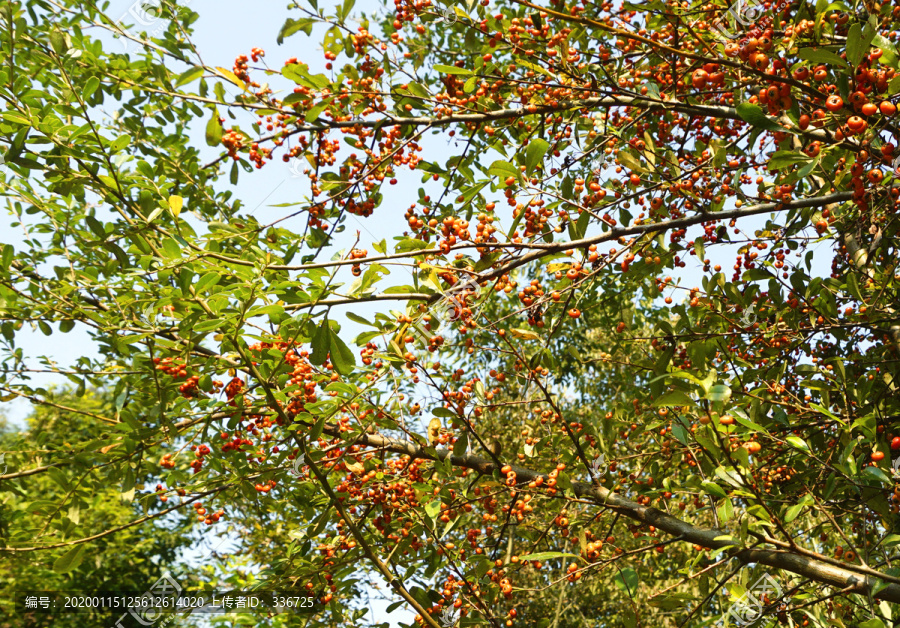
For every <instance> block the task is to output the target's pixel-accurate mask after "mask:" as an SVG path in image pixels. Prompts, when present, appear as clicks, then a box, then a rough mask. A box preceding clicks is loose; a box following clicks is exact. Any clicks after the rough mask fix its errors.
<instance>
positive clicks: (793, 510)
mask: <svg viewBox="0 0 900 628" xmlns="http://www.w3.org/2000/svg"><path fill="white" fill-rule="evenodd" d="M805 507H806V504H804V503H801V504H795V505H793V506H791V507H790V508H788V509H787V512H786V513H785V514H784V522H785V523H790V522H791V521H793V520H794V519H796V518H797V516H798V515H799V514H800V511H801V510H803V509H804V508H805Z"/></svg>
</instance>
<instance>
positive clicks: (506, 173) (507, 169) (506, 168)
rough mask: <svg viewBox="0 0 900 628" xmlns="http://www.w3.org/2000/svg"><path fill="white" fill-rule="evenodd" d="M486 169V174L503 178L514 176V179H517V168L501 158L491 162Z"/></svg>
mask: <svg viewBox="0 0 900 628" xmlns="http://www.w3.org/2000/svg"><path fill="white" fill-rule="evenodd" d="M487 171H488V174H492V175H494V176H495V177H501V178H504V179H505V178H506V177H515V178H516V179H518V178H519V174H520V172H519V169H518V168H516V167H515V166H514V165H512V164H511V163H509V162H508V161H503V160H502V159H498V160H497V161H495V162H494V163H492V164H491V166H490V167H489V168H488V170H487Z"/></svg>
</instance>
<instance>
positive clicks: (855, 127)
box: [847, 116, 866, 133]
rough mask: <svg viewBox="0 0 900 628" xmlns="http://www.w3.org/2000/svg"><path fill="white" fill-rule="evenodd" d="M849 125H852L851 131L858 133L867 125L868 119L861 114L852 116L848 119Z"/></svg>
mask: <svg viewBox="0 0 900 628" xmlns="http://www.w3.org/2000/svg"><path fill="white" fill-rule="evenodd" d="M847 126H848V127H850V130H851V131H854V132H857V133H858V132H860V131H862V130H863V129H864V128H865V127H866V121H865V120H863V119H862V118H860V117H859V116H850V117H849V118H848V119H847Z"/></svg>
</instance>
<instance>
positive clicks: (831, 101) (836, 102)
mask: <svg viewBox="0 0 900 628" xmlns="http://www.w3.org/2000/svg"><path fill="white" fill-rule="evenodd" d="M843 106H844V100H843V99H842V98H841V97H840V96H838V95H837V94H832V95H831V96H829V97H828V99H827V100H826V101H825V108H826V109H828V111H838V110H839V109H840V108H841V107H843Z"/></svg>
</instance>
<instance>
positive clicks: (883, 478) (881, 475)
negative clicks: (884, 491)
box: [863, 467, 894, 486]
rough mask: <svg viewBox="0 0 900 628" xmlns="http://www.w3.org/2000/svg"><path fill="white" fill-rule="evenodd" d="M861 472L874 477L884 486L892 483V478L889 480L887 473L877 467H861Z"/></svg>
mask: <svg viewBox="0 0 900 628" xmlns="http://www.w3.org/2000/svg"><path fill="white" fill-rule="evenodd" d="M863 473H865V474H866V475H869V476H871V477H873V478H875V479H876V480H878V481H879V482H881V483H882V484H885V485H886V486H892V485H893V484H894V482H893V480H891V478H890V477H889V476H888V474H887V473H885V472H884V471H883V470H882V469H879V468H878V467H866V468H865V469H863Z"/></svg>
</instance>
